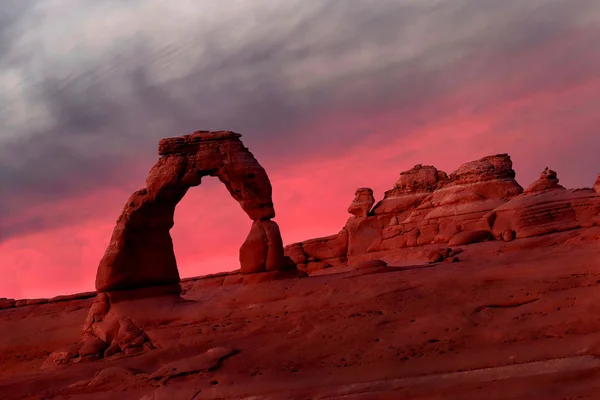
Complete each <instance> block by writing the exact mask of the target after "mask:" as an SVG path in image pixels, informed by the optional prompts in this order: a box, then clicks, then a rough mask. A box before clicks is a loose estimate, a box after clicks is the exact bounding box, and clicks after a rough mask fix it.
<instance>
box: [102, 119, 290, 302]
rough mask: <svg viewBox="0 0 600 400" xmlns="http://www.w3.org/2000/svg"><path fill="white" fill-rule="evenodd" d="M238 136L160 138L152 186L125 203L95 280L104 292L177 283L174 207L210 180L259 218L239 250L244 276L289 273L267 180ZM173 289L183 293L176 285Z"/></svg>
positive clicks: (202, 133)
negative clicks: (222, 187) (202, 180)
mask: <svg viewBox="0 0 600 400" xmlns="http://www.w3.org/2000/svg"><path fill="white" fill-rule="evenodd" d="M240 137H241V135H240V134H238V133H234V132H228V131H221V132H208V131H198V132H195V133H193V134H191V135H186V136H182V137H176V138H168V139H163V140H161V141H160V143H159V146H158V154H159V155H160V156H161V157H160V159H159V160H158V162H157V163H156V165H154V167H152V169H151V170H150V173H149V174H148V178H147V179H146V188H144V189H141V190H138V191H137V192H135V193H134V194H132V195H131V197H130V198H129V199H128V200H127V203H126V204H125V207H124V209H123V212H122V214H121V216H120V217H119V219H118V220H117V225H116V226H115V229H114V231H113V234H112V237H111V240H110V244H109V245H108V248H107V250H106V253H105V254H104V257H103V258H102V260H101V261H100V265H99V267H98V273H97V276H96V289H97V290H98V292H108V291H114V290H124V289H136V288H140V287H147V286H154V285H169V284H172V285H177V284H178V283H179V273H178V271H177V263H176V261H175V254H174V252H173V242H172V240H171V236H170V234H169V230H170V229H171V228H172V227H173V214H174V212H175V206H176V205H177V203H178V202H179V201H180V200H181V199H182V198H183V196H184V195H185V194H186V192H187V191H188V189H189V188H190V187H192V186H198V185H199V184H200V183H201V179H202V177H204V176H215V177H217V178H219V180H220V181H221V182H223V184H224V185H225V187H226V188H227V190H229V193H231V195H232V196H233V198H235V199H236V200H237V201H238V202H239V203H240V205H241V207H242V209H243V210H244V212H246V214H248V216H249V217H250V219H252V220H253V221H254V223H253V225H252V229H251V231H250V234H249V235H248V238H247V240H246V242H245V243H244V244H243V245H242V248H241V250H240V264H241V271H242V272H243V273H255V272H263V271H272V270H278V269H289V268H293V267H294V266H293V265H291V264H290V263H291V260H289V259H286V258H284V254H283V245H282V241H281V234H280V232H279V227H278V226H277V224H276V223H275V222H274V221H272V220H271V219H272V218H274V217H275V210H274V208H273V201H272V199H271V183H270V181H269V178H268V176H267V174H266V172H265V170H264V169H263V168H262V166H261V165H260V164H259V163H258V161H257V160H256V159H255V158H254V156H253V155H252V153H251V152H250V151H249V150H248V149H247V148H246V147H244V145H243V144H242V142H241V140H240ZM174 290H177V289H176V288H175V289H174Z"/></svg>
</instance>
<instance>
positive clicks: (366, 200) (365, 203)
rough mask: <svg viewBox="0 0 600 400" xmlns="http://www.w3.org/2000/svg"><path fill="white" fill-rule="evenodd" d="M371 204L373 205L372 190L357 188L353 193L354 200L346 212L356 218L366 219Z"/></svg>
mask: <svg viewBox="0 0 600 400" xmlns="http://www.w3.org/2000/svg"><path fill="white" fill-rule="evenodd" d="M373 204H375V198H374V197H373V189H370V188H358V189H356V192H355V193H354V200H353V201H352V203H351V204H350V206H349V207H348V212H349V213H350V214H352V215H355V216H357V217H366V216H367V214H368V213H369V211H370V210H371V207H373Z"/></svg>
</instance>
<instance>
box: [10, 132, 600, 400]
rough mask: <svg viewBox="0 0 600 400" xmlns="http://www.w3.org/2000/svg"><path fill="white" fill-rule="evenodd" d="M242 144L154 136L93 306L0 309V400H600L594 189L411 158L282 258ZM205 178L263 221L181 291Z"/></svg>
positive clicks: (79, 298) (76, 300)
mask: <svg viewBox="0 0 600 400" xmlns="http://www.w3.org/2000/svg"><path fill="white" fill-rule="evenodd" d="M239 137H240V135H239V134H235V133H233V132H202V131H201V132H196V133H194V134H193V135H188V136H183V137H180V138H171V139H165V140H163V141H161V144H160V146H159V154H160V155H161V158H160V159H159V161H158V163H157V164H156V165H155V166H154V167H153V168H152V170H151V171H150V174H149V177H148V180H147V182H146V188H145V189H142V190H141V191H138V192H136V193H134V195H132V197H131V198H130V199H129V200H128V202H127V204H126V205H125V208H124V210H123V214H122V215H121V217H120V218H119V220H118V221H117V225H116V227H115V230H114V232H113V236H112V238H111V243H110V245H109V247H108V249H107V251H106V254H105V256H104V258H103V259H102V261H101V263H100V266H99V268H98V279H97V281H96V283H97V289H98V292H97V294H96V295H95V296H94V294H90V293H84V294H80V295H71V296H59V297H56V298H53V299H32V300H14V299H0V324H1V325H0V326H1V328H2V334H1V335H0V399H31V400H33V399H37V400H39V399H65V400H96V399H106V398H110V399H113V400H119V399H134V400H160V399H169V400H178V399H182V400H183V399H185V400H200V399H248V400H249V399H298V400H300V399H302V400H306V399H355V400H359V399H360V400H366V399H399V398H402V399H434V398H440V399H441V398H443V399H457V400H458V399H460V400H468V399H473V400H475V399H482V398H486V399H533V400H535V399H539V400H552V399H565V398H596V397H597V393H598V392H599V391H600V379H598V378H600V317H598V315H600V290H599V287H600V226H598V225H599V224H600V193H598V181H597V182H596V184H595V186H594V189H576V190H570V189H565V188H564V187H562V186H561V185H560V184H559V181H558V177H557V174H556V172H554V171H552V170H550V169H548V168H546V169H545V170H544V171H543V172H542V174H541V176H540V179H539V180H538V181H536V182H534V183H533V184H531V185H529V186H528V187H527V189H525V190H523V188H522V187H521V186H520V185H519V184H518V183H517V182H516V181H515V172H514V170H513V169H512V162H511V160H510V157H509V156H508V155H506V154H499V155H496V156H490V157H485V158H482V159H480V160H477V161H473V162H469V163H466V164H463V165H462V166H460V167H459V168H458V169H457V170H456V171H455V172H453V173H451V174H449V175H448V174H446V173H444V172H442V171H438V170H437V169H436V168H435V167H433V166H423V165H417V166H415V167H414V168H412V169H411V170H409V171H406V172H403V173H401V174H400V177H399V179H398V181H397V182H396V184H395V185H394V188H393V189H391V190H390V191H388V192H386V193H385V195H384V198H383V199H382V200H381V201H379V202H377V203H375V198H374V196H373V191H372V190H371V189H368V188H360V189H358V190H357V191H356V192H355V198H354V200H353V201H352V203H351V204H350V206H349V208H348V212H349V213H350V214H351V217H350V218H349V219H348V221H347V222H346V224H345V226H344V227H343V228H342V230H341V231H340V232H339V233H337V234H336V235H332V236H330V237H325V238H316V239H311V240H307V241H304V242H301V243H294V244H292V245H289V246H287V247H286V248H285V253H284V247H283V244H282V241H281V235H280V232H279V228H278V226H277V225H276V223H275V222H273V221H272V220H271V219H272V218H273V217H274V214H275V213H274V209H273V204H272V200H271V186H270V183H269V180H268V177H267V175H266V172H265V171H264V170H263V169H262V167H260V165H259V164H258V162H257V161H256V159H254V157H253V156H252V154H251V153H250V152H249V151H248V150H247V149H246V148H245V147H244V146H243V145H242V143H241V141H240V140H239ZM206 175H213V176H217V177H219V179H221V181H223V182H224V183H225V185H226V186H227V188H228V189H229V190H230V192H231V193H232V196H233V197H234V198H236V199H237V200H238V201H239V202H240V204H241V206H242V209H243V210H244V211H246V213H247V214H248V215H249V217H250V218H251V219H252V220H253V221H254V222H253V225H252V228H251V231H250V233H249V235H248V238H247V239H246V241H245V242H244V244H242V247H241V249H240V269H239V270H236V271H232V272H228V273H221V274H214V275H208V276H205V277H199V278H194V279H185V280H182V281H180V279H179V275H178V273H177V266H176V263H175V256H174V254H173V248H172V243H171V238H170V236H169V229H170V228H171V227H172V225H173V210H174V208H175V206H176V204H177V202H178V201H179V200H180V199H181V197H182V196H183V195H184V194H185V193H186V191H187V190H188V188H189V187H191V186H195V185H198V184H200V179H201V177H202V176H206ZM296 265H297V266H298V267H299V268H300V269H304V270H305V271H307V272H302V271H299V270H297V269H296ZM307 273H309V274H310V275H308V274H307ZM300 278H302V279H300ZM92 296H93V297H92Z"/></svg>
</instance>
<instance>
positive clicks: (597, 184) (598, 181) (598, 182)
mask: <svg viewBox="0 0 600 400" xmlns="http://www.w3.org/2000/svg"><path fill="white" fill-rule="evenodd" d="M594 191H595V192H596V193H600V175H598V178H596V182H595V183H594Z"/></svg>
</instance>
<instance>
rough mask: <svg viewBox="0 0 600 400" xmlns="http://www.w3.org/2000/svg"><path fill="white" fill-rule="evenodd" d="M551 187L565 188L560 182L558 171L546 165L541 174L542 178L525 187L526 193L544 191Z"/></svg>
mask: <svg viewBox="0 0 600 400" xmlns="http://www.w3.org/2000/svg"><path fill="white" fill-rule="evenodd" d="M550 189H564V187H562V186H561V185H559V184H558V177H557V174H556V171H552V170H551V169H549V168H548V167H546V168H545V169H544V170H543V171H542V173H541V174H540V178H539V179H538V180H537V181H535V182H533V183H532V184H531V185H529V186H528V187H527V189H525V193H532V192H543V191H544V190H550Z"/></svg>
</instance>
